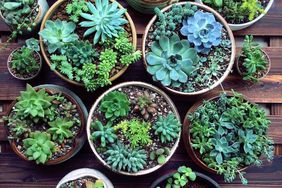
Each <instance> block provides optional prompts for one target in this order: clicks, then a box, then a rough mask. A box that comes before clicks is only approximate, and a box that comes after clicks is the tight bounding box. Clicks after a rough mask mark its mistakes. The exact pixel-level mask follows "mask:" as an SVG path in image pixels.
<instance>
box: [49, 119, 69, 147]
mask: <svg viewBox="0 0 282 188" xmlns="http://www.w3.org/2000/svg"><path fill="white" fill-rule="evenodd" d="M48 124H49V125H50V128H49V129H48V131H47V132H48V133H50V134H51V135H52V140H53V141H58V142H59V143H63V142H64V140H65V139H67V138H72V137H73V136H74V135H73V132H72V131H71V130H70V129H71V127H72V126H73V124H74V122H73V121H69V120H67V119H65V118H59V117H58V118H56V119H55V120H54V121H52V122H49V123H48Z"/></svg>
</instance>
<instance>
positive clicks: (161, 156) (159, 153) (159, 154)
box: [150, 147, 170, 164]
mask: <svg viewBox="0 0 282 188" xmlns="http://www.w3.org/2000/svg"><path fill="white" fill-rule="evenodd" d="M169 154H170V150H169V148H167V147H165V148H160V149H157V150H156V151H151V153H150V159H151V160H156V159H157V161H158V164H164V163H165V162H166V157H167V156H168V155H169Z"/></svg>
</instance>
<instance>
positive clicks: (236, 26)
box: [195, 0, 274, 31]
mask: <svg viewBox="0 0 282 188" xmlns="http://www.w3.org/2000/svg"><path fill="white" fill-rule="evenodd" d="M195 1H196V2H198V3H202V4H203V1H202V0H195ZM273 3H274V0H270V1H269V3H268V5H267V6H266V8H265V13H263V14H261V15H259V16H258V17H256V18H255V19H254V20H252V21H249V22H247V23H242V24H229V26H230V28H231V29H232V31H238V30H242V29H245V28H248V27H250V26H251V25H253V24H255V23H256V22H258V21H259V20H260V19H262V18H263V17H264V16H265V15H266V14H267V12H268V11H269V10H270V8H271V6H272V5H273Z"/></svg>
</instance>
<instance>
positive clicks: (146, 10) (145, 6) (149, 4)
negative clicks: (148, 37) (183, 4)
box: [126, 0, 178, 14]
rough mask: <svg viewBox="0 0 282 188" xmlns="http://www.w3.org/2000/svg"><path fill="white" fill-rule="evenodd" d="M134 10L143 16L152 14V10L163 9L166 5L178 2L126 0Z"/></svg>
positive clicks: (171, 0)
mask: <svg viewBox="0 0 282 188" xmlns="http://www.w3.org/2000/svg"><path fill="white" fill-rule="evenodd" d="M126 1H127V3H128V4H129V5H130V6H132V7H133V8H134V9H135V10H137V11H139V12H141V13H143V14H154V13H155V12H154V9H155V8H156V7H158V8H161V9H162V8H164V7H166V6H167V5H170V4H172V3H176V2H178V0H126Z"/></svg>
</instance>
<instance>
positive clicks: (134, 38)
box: [40, 0, 137, 86]
mask: <svg viewBox="0 0 282 188" xmlns="http://www.w3.org/2000/svg"><path fill="white" fill-rule="evenodd" d="M64 2H66V0H58V1H57V2H56V3H54V4H53V5H52V7H50V9H49V11H48V12H47V13H46V15H45V17H44V19H43V21H42V24H41V28H40V31H42V30H43V29H44V28H45V24H46V21H47V20H49V19H50V18H51V17H52V16H53V15H54V14H55V13H56V10H58V9H60V6H61V5H62V4H63V3H64ZM110 2H115V0H110ZM119 7H120V8H123V7H122V6H121V5H120V4H119ZM125 17H126V19H127V20H128V22H129V25H130V29H131V35H132V41H131V42H132V44H133V46H134V48H135V49H136V47H137V33H136V28H135V25H134V23H133V20H132V19H131V17H130V15H129V14H128V13H127V12H126V13H125ZM40 48H41V51H42V55H43V57H44V59H45V61H46V63H47V64H48V66H49V67H50V66H51V64H52V63H51V60H50V57H49V53H48V52H47V50H46V45H45V44H44V41H43V39H42V37H41V36H40ZM127 68H128V67H127V66H125V67H123V69H121V70H120V71H119V72H118V73H116V74H115V75H114V76H112V77H111V78H110V81H114V80H116V79H117V78H119V77H120V76H121V75H122V74H123V73H124V72H125V71H126V70H127ZM54 72H55V73H56V74H57V75H58V76H59V77H60V78H62V79H63V80H65V81H67V82H69V83H71V84H74V85H77V86H84V84H82V83H80V82H77V81H74V80H70V79H69V78H68V77H66V76H65V75H63V74H61V73H60V72H59V71H57V70H54Z"/></svg>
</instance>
